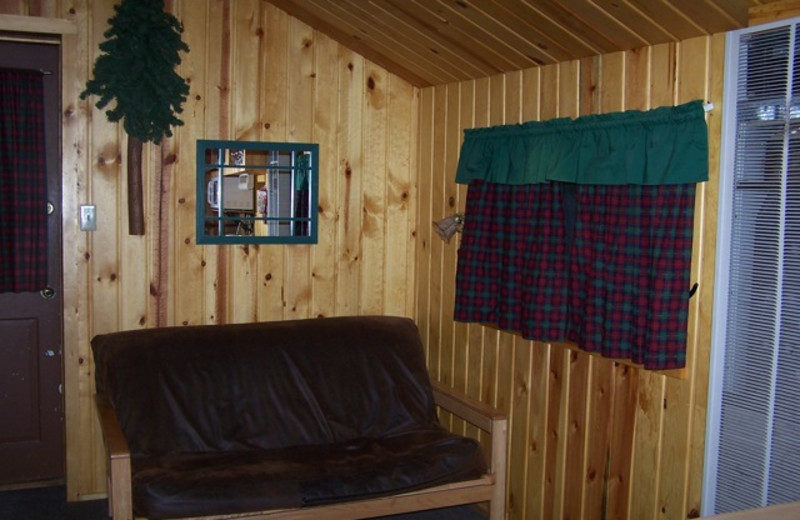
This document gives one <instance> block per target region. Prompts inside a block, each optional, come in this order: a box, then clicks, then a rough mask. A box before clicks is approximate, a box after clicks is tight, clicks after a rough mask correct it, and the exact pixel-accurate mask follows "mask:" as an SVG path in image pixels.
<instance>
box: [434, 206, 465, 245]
mask: <svg viewBox="0 0 800 520" xmlns="http://www.w3.org/2000/svg"><path fill="white" fill-rule="evenodd" d="M433 229H434V231H436V233H437V234H438V235H439V236H440V237H441V239H442V240H444V241H445V242H447V243H448V244H449V243H450V239H451V238H453V235H455V234H456V233H461V231H462V230H463V229H464V214H463V213H454V214H452V215H449V216H447V217H445V218H443V219H442V220H439V221H435V220H434V221H433Z"/></svg>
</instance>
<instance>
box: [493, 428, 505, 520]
mask: <svg viewBox="0 0 800 520" xmlns="http://www.w3.org/2000/svg"><path fill="white" fill-rule="evenodd" d="M507 447H508V420H507V419H506V418H505V417H504V418H497V419H495V420H494V421H492V473H493V474H494V479H495V480H494V493H493V496H492V501H491V503H490V504H489V520H504V519H505V517H506V457H507V456H508V453H507Z"/></svg>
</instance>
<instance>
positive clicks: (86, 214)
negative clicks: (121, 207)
mask: <svg viewBox="0 0 800 520" xmlns="http://www.w3.org/2000/svg"><path fill="white" fill-rule="evenodd" d="M80 209H81V215H80V216H81V231H96V230H97V208H96V206H95V205H94V204H81V207H80Z"/></svg>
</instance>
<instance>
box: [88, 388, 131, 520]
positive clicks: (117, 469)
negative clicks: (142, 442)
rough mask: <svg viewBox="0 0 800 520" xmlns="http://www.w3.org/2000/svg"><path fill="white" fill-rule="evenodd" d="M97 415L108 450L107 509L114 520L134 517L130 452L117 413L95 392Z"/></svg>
mask: <svg viewBox="0 0 800 520" xmlns="http://www.w3.org/2000/svg"><path fill="white" fill-rule="evenodd" d="M95 404H96V406H97V415H98V418H99V419H100V429H101V430H102V434H103V443H104V445H105V449H106V457H107V458H108V460H107V464H108V467H107V471H108V508H109V512H110V513H111V516H112V517H113V518H114V520H128V519H130V518H133V502H132V496H131V495H132V494H133V490H132V489H131V452H130V448H129V447H128V441H127V439H125V434H123V433H122V427H120V425H119V420H118V419H117V413H116V412H115V411H114V408H113V407H112V406H111V404H110V403H109V402H108V399H106V397H105V396H103V395H100V394H97V395H95Z"/></svg>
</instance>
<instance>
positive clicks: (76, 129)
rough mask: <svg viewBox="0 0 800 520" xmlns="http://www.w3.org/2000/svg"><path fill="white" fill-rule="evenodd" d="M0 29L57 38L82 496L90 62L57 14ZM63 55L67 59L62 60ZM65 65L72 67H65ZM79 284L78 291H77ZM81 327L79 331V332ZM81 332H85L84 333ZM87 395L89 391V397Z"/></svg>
mask: <svg viewBox="0 0 800 520" xmlns="http://www.w3.org/2000/svg"><path fill="white" fill-rule="evenodd" d="M0 33H6V34H7V33H12V34H14V35H15V38H17V39H23V40H27V41H34V42H37V41H43V42H48V43H54V42H55V41H57V40H60V43H59V47H60V49H61V59H60V61H61V117H60V120H61V124H60V138H61V158H60V168H61V230H62V231H61V259H62V262H61V282H62V287H64V288H65V289H66V288H71V289H72V290H64V291H63V294H62V300H61V301H62V338H63V358H62V359H63V374H64V375H63V384H64V449H65V454H64V456H65V479H66V484H67V500H71V501H72V500H77V499H78V498H88V497H81V496H80V490H81V488H83V489H86V488H90V487H91V485H90V484H88V483H87V484H85V485H82V483H81V482H80V476H81V475H82V474H86V473H87V472H86V471H81V465H84V464H90V463H91V461H92V459H93V458H94V457H92V456H90V455H89V454H87V453H82V452H81V449H82V448H81V446H80V443H79V442H78V439H79V438H80V434H81V417H80V411H81V407H80V400H81V389H80V388H79V385H78V382H79V380H80V379H81V378H83V379H84V380H88V379H89V377H88V374H87V372H88V371H89V369H90V367H89V365H90V363H89V360H88V359H86V357H85V356H82V355H81V354H80V345H81V341H83V342H84V343H88V338H86V337H85V336H86V335H87V332H86V331H87V330H88V328H87V326H86V324H85V323H83V324H82V323H81V322H82V321H83V322H85V321H86V316H87V312H86V311H87V309H88V300H87V298H86V294H85V291H82V290H80V287H85V286H86V283H87V280H88V271H87V262H85V261H80V260H81V259H83V256H82V252H85V251H87V250H88V247H87V237H86V236H85V234H83V235H82V234H81V233H80V231H79V228H78V218H77V215H78V201H79V198H81V197H86V196H87V194H88V192H87V191H86V190H85V189H83V190H81V188H80V187H86V186H88V184H87V181H88V172H87V171H86V167H85V165H84V163H85V161H83V160H82V159H81V158H82V156H83V155H84V154H85V149H86V134H87V128H88V124H87V119H86V115H85V114H81V113H80V106H79V105H78V100H79V94H80V92H81V90H82V89H83V83H82V82H81V77H82V74H81V73H80V71H81V70H84V69H86V70H88V67H89V65H88V64H87V63H83V62H82V61H81V60H86V59H87V58H86V57H83V56H80V55H79V54H78V26H77V24H76V23H75V22H73V21H71V20H66V19H59V18H46V17H38V16H17V15H5V14H0ZM65 57H66V58H67V59H66V60H65ZM66 64H69V65H70V66H65V65H66ZM76 289H77V290H76ZM82 331H83V332H82ZM82 336H83V337H82ZM89 398H90V399H91V396H89Z"/></svg>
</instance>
